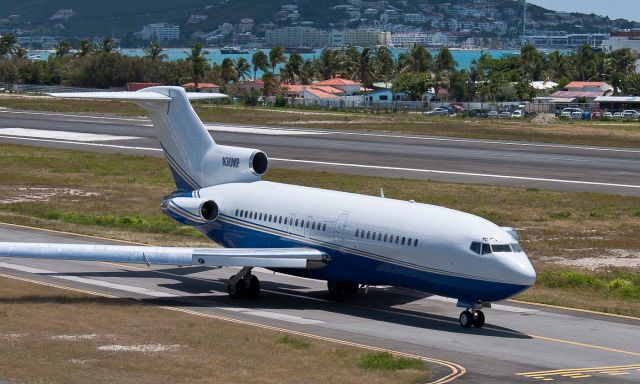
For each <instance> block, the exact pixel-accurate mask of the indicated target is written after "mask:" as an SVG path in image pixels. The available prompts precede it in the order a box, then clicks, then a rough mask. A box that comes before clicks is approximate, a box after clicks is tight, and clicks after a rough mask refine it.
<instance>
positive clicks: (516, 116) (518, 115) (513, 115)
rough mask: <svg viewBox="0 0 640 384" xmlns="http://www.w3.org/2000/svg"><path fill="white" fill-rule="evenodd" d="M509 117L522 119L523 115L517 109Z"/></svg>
mask: <svg viewBox="0 0 640 384" xmlns="http://www.w3.org/2000/svg"><path fill="white" fill-rule="evenodd" d="M511 117H514V118H521V117H524V113H523V112H522V110H520V109H518V110H516V111H513V113H512V114H511Z"/></svg>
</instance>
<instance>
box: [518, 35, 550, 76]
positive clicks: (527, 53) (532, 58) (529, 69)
mask: <svg viewBox="0 0 640 384" xmlns="http://www.w3.org/2000/svg"><path fill="white" fill-rule="evenodd" d="M520 60H521V65H522V73H523V74H525V75H529V76H527V79H528V80H531V81H537V80H539V79H540V77H541V75H542V69H543V66H544V63H545V57H544V54H543V53H542V52H540V51H538V50H537V49H536V47H535V46H533V45H531V44H525V46H524V47H522V50H521V51H520Z"/></svg>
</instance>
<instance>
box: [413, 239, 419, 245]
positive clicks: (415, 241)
mask: <svg viewBox="0 0 640 384" xmlns="http://www.w3.org/2000/svg"><path fill="white" fill-rule="evenodd" d="M413 246H414V247H417V246H418V239H415V240H413Z"/></svg>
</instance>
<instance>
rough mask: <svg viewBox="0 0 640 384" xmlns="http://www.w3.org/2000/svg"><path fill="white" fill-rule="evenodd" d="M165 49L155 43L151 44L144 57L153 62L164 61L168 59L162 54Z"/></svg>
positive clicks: (145, 50)
mask: <svg viewBox="0 0 640 384" xmlns="http://www.w3.org/2000/svg"><path fill="white" fill-rule="evenodd" d="M163 51H164V48H162V46H161V45H160V44H158V43H157V42H155V41H152V42H150V43H149V46H148V47H147V48H145V49H144V57H145V58H147V59H151V61H156V60H157V61H162V60H164V59H166V58H167V55H166V54H164V53H162V52H163Z"/></svg>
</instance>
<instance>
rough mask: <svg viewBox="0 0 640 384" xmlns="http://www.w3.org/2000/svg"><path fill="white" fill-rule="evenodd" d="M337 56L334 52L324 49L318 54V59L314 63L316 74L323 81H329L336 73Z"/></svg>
mask: <svg viewBox="0 0 640 384" xmlns="http://www.w3.org/2000/svg"><path fill="white" fill-rule="evenodd" d="M337 56H338V55H337V54H336V52H334V51H332V50H330V49H328V48H325V49H323V50H322V52H320V57H318V59H317V60H316V61H315V67H316V72H317V73H318V75H320V77H321V78H322V79H323V80H327V79H331V78H332V77H334V76H335V75H336V73H337V72H338V57H337Z"/></svg>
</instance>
